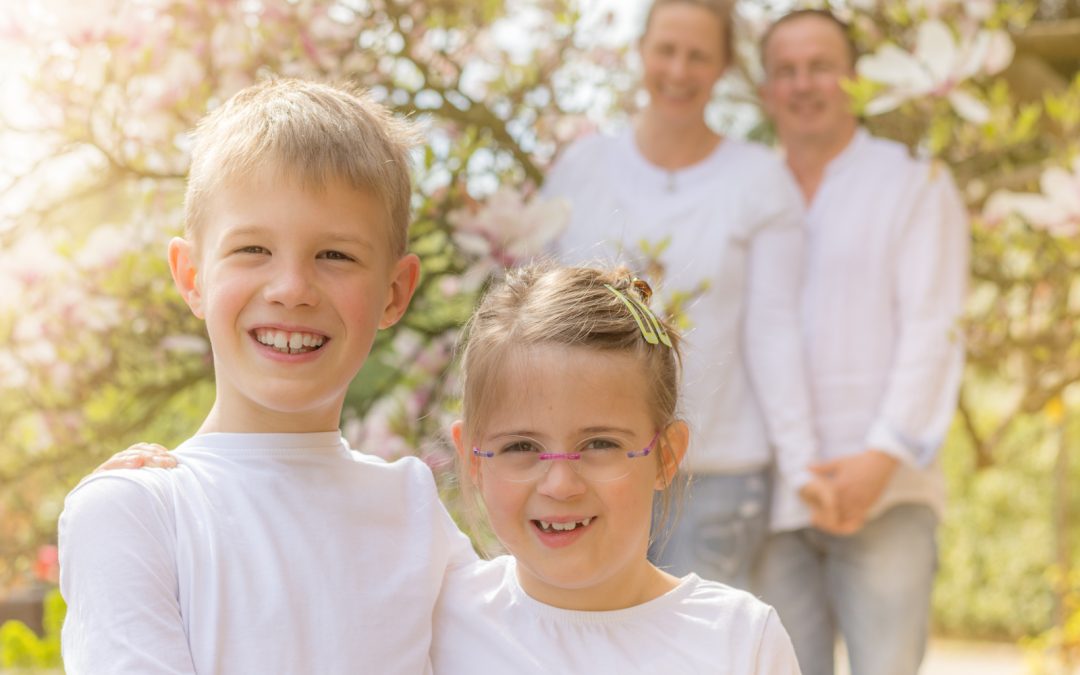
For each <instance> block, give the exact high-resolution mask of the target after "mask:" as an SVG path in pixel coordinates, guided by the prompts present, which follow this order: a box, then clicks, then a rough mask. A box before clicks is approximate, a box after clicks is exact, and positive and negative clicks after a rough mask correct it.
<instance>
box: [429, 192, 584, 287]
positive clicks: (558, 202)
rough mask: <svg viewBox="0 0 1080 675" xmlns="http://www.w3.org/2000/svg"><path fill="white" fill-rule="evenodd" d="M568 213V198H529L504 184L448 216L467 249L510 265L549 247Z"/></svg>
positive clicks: (489, 259)
mask: <svg viewBox="0 0 1080 675" xmlns="http://www.w3.org/2000/svg"><path fill="white" fill-rule="evenodd" d="M569 217H570V205H569V204H568V203H567V202H566V201H565V200H562V199H543V198H540V197H537V196H534V197H532V198H531V199H528V200H526V199H525V198H524V196H523V195H522V193H521V192H519V191H517V190H513V189H510V188H505V187H504V188H500V189H499V190H497V191H496V192H495V193H494V194H492V195H491V196H490V197H489V198H488V199H487V201H486V202H485V203H484V204H482V205H480V206H478V207H475V208H469V209H459V210H457V211H454V212H452V213H450V214H449V215H448V216H447V220H448V221H449V223H450V224H451V225H452V226H453V227H454V230H455V232H454V235H453V237H454V241H455V242H456V243H457V244H458V246H460V247H461V249H462V250H463V251H464V252H465V253H467V254H469V255H472V256H474V257H476V258H479V259H480V260H481V261H490V262H491V263H494V265H496V266H498V267H511V266H513V265H516V264H519V263H521V262H524V261H527V260H529V259H531V258H534V257H536V256H538V255H541V254H543V253H545V252H546V251H548V250H549V249H550V248H551V246H552V244H553V243H554V242H555V239H556V238H557V237H558V236H559V235H560V234H562V232H563V230H565V229H566V225H567V222H568V220H569Z"/></svg>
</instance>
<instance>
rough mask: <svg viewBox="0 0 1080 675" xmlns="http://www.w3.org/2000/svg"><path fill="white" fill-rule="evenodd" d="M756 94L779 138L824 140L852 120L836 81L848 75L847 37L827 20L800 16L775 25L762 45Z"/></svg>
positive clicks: (843, 129) (840, 133)
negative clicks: (760, 82)
mask: <svg viewBox="0 0 1080 675" xmlns="http://www.w3.org/2000/svg"><path fill="white" fill-rule="evenodd" d="M762 59H763V61H764V65H765V83H764V84H763V85H762V86H761V99H762V102H763V103H764V106H765V112H766V114H768V115H769V117H770V118H771V119H772V121H773V123H774V124H775V125H776V130H777V133H778V134H779V135H780V138H781V140H782V141H783V142H784V143H792V142H800V141H812V142H823V141H824V142H826V143H827V142H829V141H835V140H838V139H839V138H841V137H843V136H845V135H848V134H850V133H851V130H852V129H853V128H854V126H855V124H856V121H855V116H854V114H853V113H852V112H851V103H850V101H849V100H848V96H847V94H846V93H845V92H844V90H843V89H842V88H841V87H840V81H841V80H842V79H844V78H846V77H852V76H853V75H854V64H852V62H851V54H850V52H849V50H848V45H847V41H846V40H845V38H844V36H843V34H842V33H841V32H840V29H839V27H837V26H836V25H834V24H833V23H831V22H830V21H828V20H826V19H823V18H820V17H815V16H806V17H801V18H798V19H794V20H792V21H790V22H788V23H785V24H782V25H780V26H778V27H777V28H776V29H775V31H774V32H773V34H772V35H771V36H770V38H769V40H768V42H767V43H766V44H765V46H764V50H763V52H762Z"/></svg>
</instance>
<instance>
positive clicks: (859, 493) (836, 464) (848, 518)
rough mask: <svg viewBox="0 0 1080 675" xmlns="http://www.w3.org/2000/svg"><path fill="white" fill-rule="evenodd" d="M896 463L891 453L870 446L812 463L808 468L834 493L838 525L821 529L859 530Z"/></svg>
mask: <svg viewBox="0 0 1080 675" xmlns="http://www.w3.org/2000/svg"><path fill="white" fill-rule="evenodd" d="M899 463H900V462H899V460H897V459H896V458H895V457H893V456H892V455H889V454H887V453H885V452H882V451H881V450H873V449H871V450H864V451H863V452H860V453H858V454H856V455H850V456H848V457H840V458H838V459H834V460H830V461H828V462H823V463H821V464H817V465H814V466H811V467H810V471H811V472H813V473H814V474H815V475H817V476H819V477H821V478H823V479H825V480H826V481H828V483H829V484H830V485H831V486H832V488H833V489H834V490H835V493H836V511H837V513H838V516H839V518H838V523H837V527H835V528H822V529H826V530H827V531H830V532H832V533H833V534H854V533H855V532H858V531H859V530H860V529H862V526H863V525H864V524H865V523H866V515H867V513H869V512H870V509H871V508H872V507H873V506H874V504H876V503H877V501H878V499H880V498H881V493H882V492H884V491H885V487H886V486H887V485H888V484H889V481H890V480H891V479H892V475H893V472H894V471H896V466H897V464H899Z"/></svg>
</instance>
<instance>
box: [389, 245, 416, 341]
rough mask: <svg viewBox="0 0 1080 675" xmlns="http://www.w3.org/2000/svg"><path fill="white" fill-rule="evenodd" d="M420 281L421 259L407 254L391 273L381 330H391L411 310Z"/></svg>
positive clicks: (412, 254)
mask: <svg viewBox="0 0 1080 675" xmlns="http://www.w3.org/2000/svg"><path fill="white" fill-rule="evenodd" d="M419 281H420V258H417V257H416V254H414V253H407V254H405V255H404V256H402V258H401V260H398V261H397V263H396V264H395V265H394V270H393V272H391V278H390V289H389V291H388V292H387V294H386V306H385V307H384V308H383V315H382V319H381V320H380V321H379V328H389V327H390V326H393V325H394V324H395V323H397V322H398V321H399V320H400V319H401V317H402V315H403V314H405V310H406V309H408V308H409V301H410V300H412V296H413V293H415V292H416V285H417V283H419Z"/></svg>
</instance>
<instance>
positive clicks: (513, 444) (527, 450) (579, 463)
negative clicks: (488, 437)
mask: <svg viewBox="0 0 1080 675" xmlns="http://www.w3.org/2000/svg"><path fill="white" fill-rule="evenodd" d="M659 438H660V432H659V431H657V432H656V435H654V436H653V437H652V440H651V441H649V444H648V445H647V446H645V448H644V449H642V450H629V451H627V450H625V449H623V448H622V447H621V446H620V445H619V443H618V442H617V441H614V440H610V439H607V438H590V439H587V440H585V441H582V442H581V443H580V444H579V445H578V446H577V448H575V449H574V451H573V452H550V451H548V449H547V448H545V447H544V444H543V443H541V442H540V441H538V440H536V439H534V438H528V437H527V436H512V437H510V438H508V439H506V441H505V442H504V443H503V445H502V447H500V448H499V449H497V450H481V449H480V448H476V447H474V448H473V455H474V456H475V457H478V458H480V459H483V460H485V462H484V463H485V465H486V466H488V467H489V468H490V469H491V472H492V473H493V474H495V476H496V477H497V478H498V479H499V480H505V481H508V482H511V483H528V482H530V481H534V480H537V479H539V478H541V477H542V476H544V474H546V473H547V472H548V469H550V468H551V463H552V461H553V460H557V459H565V460H568V461H569V462H570V466H571V467H573V469H574V471H576V472H577V474H578V475H579V476H581V477H582V478H584V479H585V480H588V481H594V482H600V483H603V482H607V481H613V480H619V479H620V478H626V477H627V476H629V475H630V471H631V469H632V468H633V465H632V464H631V463H630V462H631V460H634V459H637V458H638V457H648V456H649V454H650V453H651V452H652V450H653V446H655V445H656V441H657V439H659Z"/></svg>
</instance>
